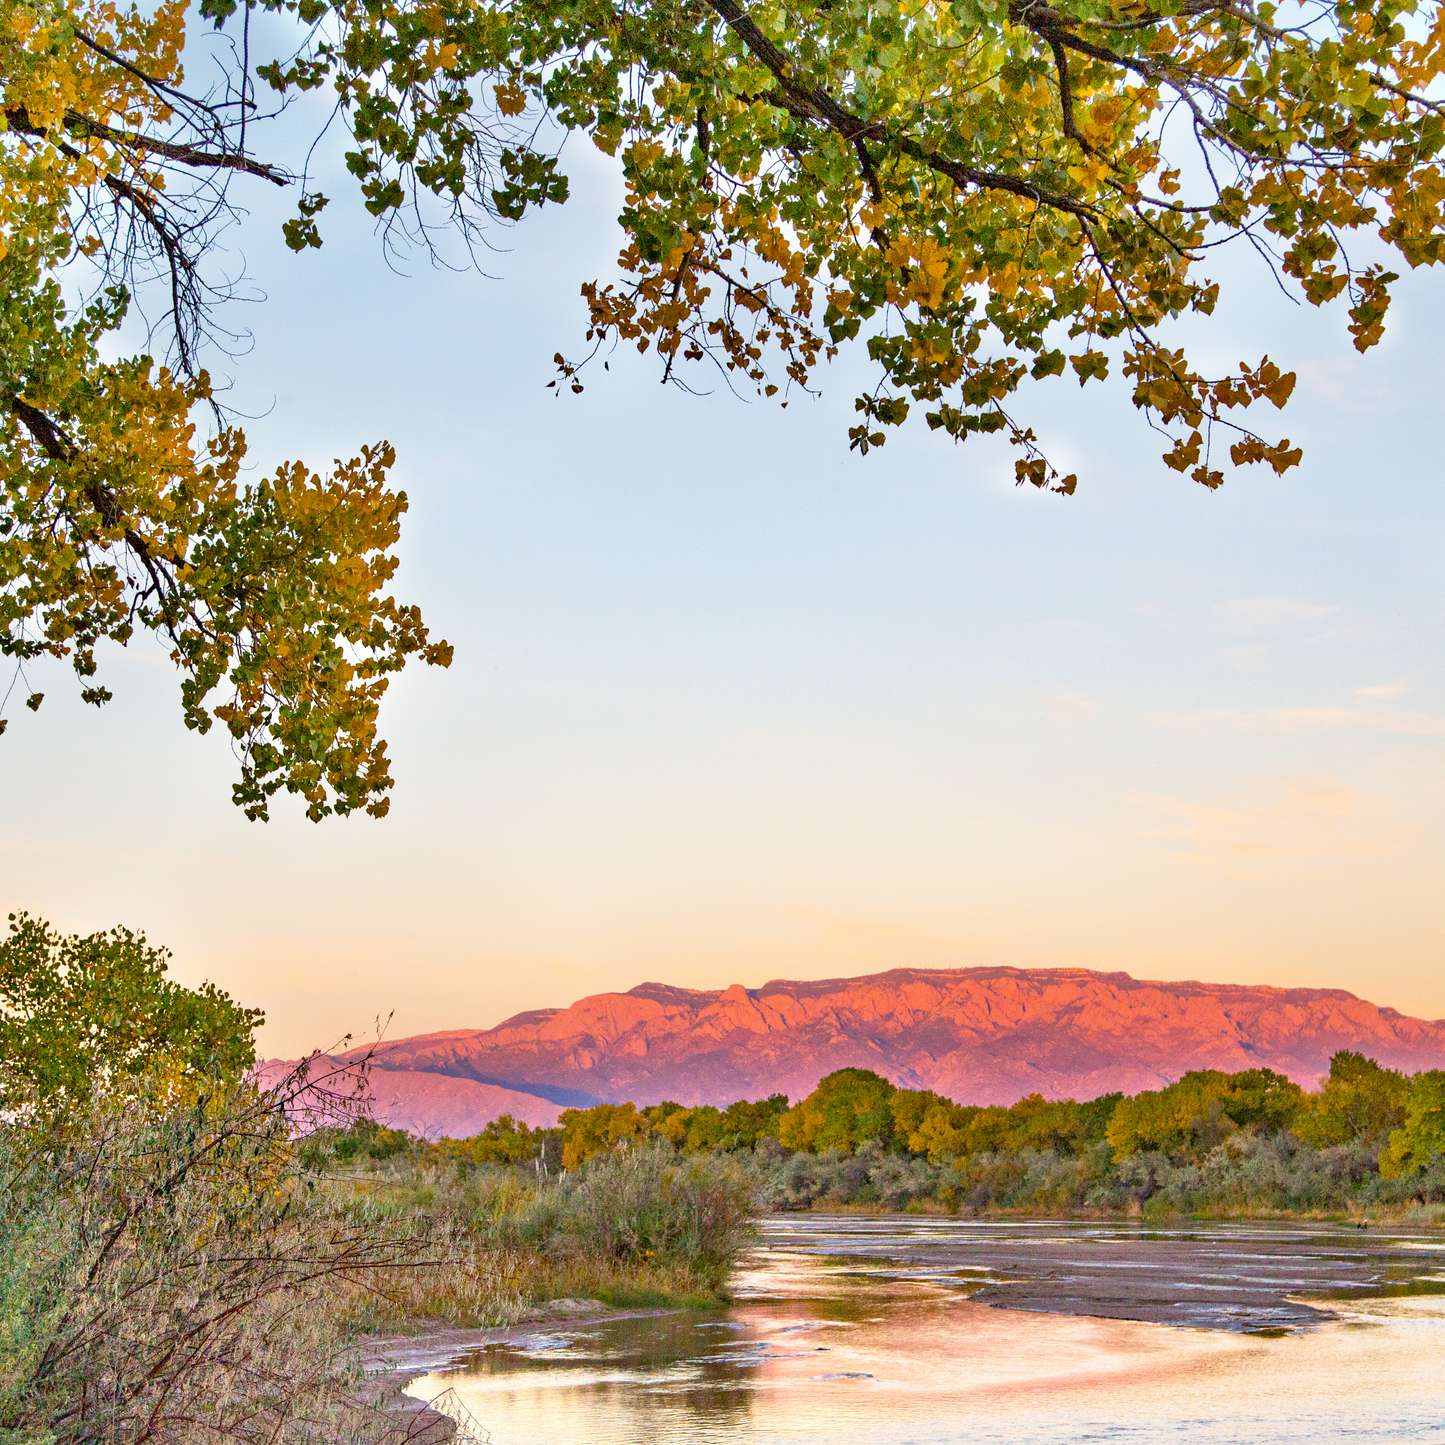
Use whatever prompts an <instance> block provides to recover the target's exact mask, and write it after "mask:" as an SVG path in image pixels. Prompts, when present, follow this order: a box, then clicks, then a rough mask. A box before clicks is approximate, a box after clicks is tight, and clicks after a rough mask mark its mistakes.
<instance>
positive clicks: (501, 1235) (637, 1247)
mask: <svg viewBox="0 0 1445 1445" xmlns="http://www.w3.org/2000/svg"><path fill="white" fill-rule="evenodd" d="M757 1182H758V1181H757V1179H756V1177H755V1176H754V1175H753V1174H752V1173H751V1172H750V1171H749V1170H748V1169H747V1168H746V1167H744V1166H743V1165H742V1164H740V1163H738V1162H736V1161H732V1160H729V1159H725V1158H712V1157H707V1158H693V1159H679V1158H678V1157H676V1156H675V1155H674V1153H673V1151H672V1150H671V1149H670V1148H669V1147H668V1146H666V1145H663V1144H656V1143H654V1144H640V1145H638V1146H636V1147H634V1148H631V1149H627V1150H619V1151H617V1152H614V1153H612V1154H609V1155H607V1156H605V1157H603V1158H599V1159H596V1160H594V1161H592V1162H591V1163H589V1164H588V1165H587V1166H585V1167H584V1168H583V1169H582V1170H580V1171H574V1172H573V1173H570V1174H567V1175H565V1176H563V1177H561V1178H551V1179H538V1178H537V1177H535V1175H531V1174H530V1173H529V1171H528V1170H526V1169H525V1168H524V1167H516V1166H505V1165H500V1166H487V1165H482V1166H472V1167H467V1166H465V1165H454V1166H452V1167H449V1168H436V1167H419V1166H417V1165H416V1164H414V1163H412V1162H411V1161H408V1160H404V1159H402V1160H397V1159H392V1160H386V1161H381V1162H378V1163H370V1164H363V1165H360V1166H358V1165H356V1164H354V1163H353V1164H351V1165H349V1166H347V1167H345V1168H328V1167H326V1166H325V1163H324V1161H323V1163H322V1167H321V1170H320V1176H319V1181H318V1186H317V1198H318V1204H319V1206H320V1207H322V1208H324V1209H326V1210H329V1211H330V1212H331V1213H332V1214H333V1215H335V1216H336V1217H337V1218H338V1219H341V1220H344V1221H346V1222H347V1223H348V1224H349V1225H353V1226H356V1227H359V1228H361V1229H363V1230H366V1229H372V1228H378V1227H383V1226H384V1227H386V1228H388V1229H392V1230H400V1231H401V1232H402V1233H404V1234H407V1235H408V1236H418V1237H424V1238H425V1239H426V1240H427V1241H428V1249H427V1255H428V1260H427V1262H426V1263H425V1264H424V1265H423V1266H421V1267H415V1266H413V1265H412V1264H410V1263H408V1264H406V1265H404V1266H402V1267H399V1268H395V1269H387V1268H382V1269H378V1270H376V1271H374V1272H373V1273H372V1274H371V1275H370V1276H369V1278H368V1281H367V1285H368V1288H367V1290H366V1293H365V1294H364V1295H362V1296H357V1297H356V1298H353V1299H351V1300H350V1301H348V1302H347V1303H346V1304H345V1306H344V1308H345V1311H346V1320H347V1324H348V1326H349V1327H350V1328H351V1329H353V1330H357V1331H362V1332H366V1333H404V1332H407V1331H420V1330H425V1329H428V1328H432V1327H435V1326H438V1325H444V1326H446V1327H450V1328H456V1327H471V1326H478V1327H480V1326H488V1325H510V1324H516V1323H518V1322H521V1321H524V1320H526V1319H529V1318H535V1317H536V1316H537V1314H538V1313H539V1312H543V1311H545V1307H546V1305H547V1303H548V1302H549V1301H554V1300H576V1299H584V1300H596V1301H599V1302H600V1303H601V1304H604V1305H607V1306H609V1307H612V1308H617V1309H642V1308H699V1307H705V1306H708V1305H714V1304H717V1303H718V1302H719V1301H720V1300H721V1299H723V1298H724V1292H725V1287H726V1281H727V1274H728V1270H729V1268H730V1266H731V1264H732V1262H733V1260H734V1259H735V1257H736V1255H737V1253H738V1251H739V1249H741V1248H742V1246H743V1245H744V1244H745V1243H746V1242H747V1240H748V1238H749V1237H750V1234H751V1222H750V1221H751V1218H752V1215H753V1213H754V1209H755V1194H756V1188H757Z"/></svg>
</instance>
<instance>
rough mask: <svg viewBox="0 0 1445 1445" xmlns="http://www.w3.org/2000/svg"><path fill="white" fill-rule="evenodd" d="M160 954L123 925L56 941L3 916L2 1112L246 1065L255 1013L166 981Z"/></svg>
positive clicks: (216, 1075)
mask: <svg viewBox="0 0 1445 1445" xmlns="http://www.w3.org/2000/svg"><path fill="white" fill-rule="evenodd" d="M169 958H170V954H169V953H168V952H167V951H166V950H165V949H164V948H158V947H156V946H155V945H153V944H149V943H147V942H146V940H145V936H144V934H139V933H132V932H131V931H130V930H129V929H126V928H113V929H111V930H110V931H109V932H105V933H92V934H88V935H85V936H83V937H82V936H81V935H78V934H62V933H59V932H58V931H57V930H56V929H54V928H53V927H52V926H51V925H50V924H48V923H47V922H45V920H44V919H41V918H33V917H31V916H29V915H28V914H24V913H21V914H18V915H17V914H11V916H10V932H9V937H8V938H6V939H5V941H4V942H3V943H0V1109H5V1110H11V1111H14V1110H21V1111H24V1110H27V1109H30V1108H33V1107H36V1106H38V1107H40V1108H41V1109H42V1110H43V1111H45V1112H47V1113H53V1112H55V1111H57V1110H58V1111H60V1112H62V1113H63V1112H66V1111H73V1110H75V1109H76V1108H81V1109H83V1108H85V1107H86V1106H88V1105H89V1103H90V1101H91V1098H92V1096H93V1095H94V1094H95V1093H96V1092H97V1091H98V1090H99V1091H103V1092H107V1093H112V1094H114V1093H117V1092H120V1093H122V1094H123V1093H124V1092H125V1091H126V1090H127V1089H128V1088H131V1087H132V1086H133V1085H134V1084H135V1083H136V1081H138V1080H141V1079H144V1078H147V1077H150V1076H152V1075H155V1074H157V1073H160V1074H162V1075H169V1076H173V1077H179V1076H190V1077H194V1078H199V1077H206V1078H210V1079H213V1080H214V1079H222V1080H230V1081H233V1082H234V1081H236V1080H239V1079H240V1078H241V1077H242V1075H243V1074H244V1073H245V1072H246V1070H248V1069H249V1068H250V1067H251V1065H252V1064H253V1063H254V1062H255V1057H256V1051H255V1045H254V1043H253V1041H252V1036H253V1034H254V1032H255V1030H256V1029H257V1028H259V1027H260V1025H261V1023H262V1022H263V1016H262V1013H261V1011H260V1010H259V1009H249V1008H243V1007H242V1006H241V1005H239V1004H237V1003H235V1002H234V1001H233V1000H232V999H231V998H230V996H229V995H228V994H226V993H224V992H222V990H220V989H218V988H216V987H215V986H214V985H213V984H209V983H205V984H202V985H201V987H200V988H198V989H188V988H184V987H183V986H182V985H180V984H178V983H174V982H172V981H171V980H170V979H168V978H166V977H165V973H166V968H167V961H168V959H169Z"/></svg>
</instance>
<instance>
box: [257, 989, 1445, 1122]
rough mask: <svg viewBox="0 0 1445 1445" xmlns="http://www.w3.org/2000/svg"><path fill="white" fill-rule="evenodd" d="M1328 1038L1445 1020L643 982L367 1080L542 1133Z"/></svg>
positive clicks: (1232, 1055)
mask: <svg viewBox="0 0 1445 1445" xmlns="http://www.w3.org/2000/svg"><path fill="white" fill-rule="evenodd" d="M1338 1049H1355V1050H1358V1051H1359V1052H1361V1053H1364V1054H1368V1055H1369V1056H1370V1057H1372V1058H1374V1059H1377V1060H1379V1062H1380V1063H1382V1064H1385V1065H1387V1066H1389V1067H1391V1068H1399V1069H1404V1070H1406V1071H1409V1072H1413V1071H1415V1070H1418V1069H1425V1068H1440V1067H1445V1019H1435V1020H1426V1019H1416V1018H1410V1017H1407V1016H1406V1015H1404V1014H1401V1013H1398V1012H1397V1011H1396V1010H1394V1009H1391V1008H1382V1007H1378V1006H1377V1005H1375V1004H1372V1003H1367V1002H1366V1001H1365V1000H1363V999H1360V998H1356V997H1355V995H1354V994H1351V993H1346V992H1345V991H1344V990H1343V989H1308V988H1295V989H1284V988H1271V987H1267V986H1261V985H1246V984H1216V983H1194V982H1184V983H1157V982H1153V981H1147V980H1140V979H1135V978H1131V977H1130V976H1129V975H1128V974H1127V973H1096V972H1093V971H1091V970H1088V969H1076V968H1056V969H1020V968H959V969H923V968H899V969H893V970H890V971H889V972H887V973H879V974H872V975H868V976H866V977H862V978H841V979H821V980H815V981H809V982H794V981H789V980H774V981H773V982H771V983H765V984H763V986H762V987H761V988H755V989H748V988H744V987H743V986H742V985H741V984H734V985H733V986H732V987H731V988H727V989H723V990H721V991H718V992H711V991H706V990H698V989H686V988H677V987H674V986H671V985H668V984H661V983H644V984H639V985H638V986H637V987H636V988H633V989H629V990H628V991H627V992H626V993H603V994H594V995H591V996H590V997H588V998H584V999H580V1000H579V1001H578V1002H576V1003H574V1004H572V1005H571V1006H570V1007H569V1008H564V1009H537V1010H533V1011H531V1012H528V1013H521V1014H517V1015H516V1016H515V1017H513V1018H510V1019H507V1020H506V1021H505V1022H504V1023H501V1024H498V1025H497V1026H496V1027H495V1028H491V1029H457V1030H450V1031H448V1032H445V1033H434V1034H420V1035H417V1036H416V1037H413V1038H406V1039H397V1040H393V1041H388V1042H384V1043H382V1044H381V1045H379V1046H378V1047H377V1048H376V1049H375V1050H374V1053H373V1057H372V1068H371V1077H372V1091H373V1098H374V1108H375V1114H376V1117H377V1118H378V1120H379V1121H381V1122H383V1123H387V1124H390V1125H391V1126H392V1127H400V1128H407V1129H410V1130H412V1131H413V1132H419V1133H425V1134H428V1135H431V1136H437V1135H449V1136H451V1137H465V1136H466V1135H467V1134H472V1133H476V1132H477V1131H478V1130H479V1129H480V1128H481V1127H482V1125H483V1124H484V1123H485V1122H487V1121H488V1120H489V1119H492V1118H495V1117H496V1116H497V1115H498V1114H503V1113H510V1114H512V1115H513V1116H514V1117H516V1118H518V1119H519V1120H523V1121H525V1122H527V1123H529V1124H532V1125H534V1126H536V1125H543V1124H551V1123H553V1122H555V1120H556V1117H557V1114H558V1113H559V1112H560V1110H561V1109H563V1108H565V1107H569V1106H586V1105H589V1104H594V1103H603V1102H609V1103H620V1102H623V1101H626V1100H632V1101H633V1102H635V1103H637V1104H653V1103H658V1102H660V1101H661V1100H663V1099H675V1100H677V1101H678V1102H679V1103H682V1104H719V1105H721V1104H727V1103H730V1102H731V1101H732V1100H734V1099H740V1098H749V1099H754V1098H761V1097H764V1096H766V1095H768V1094H774V1093H784V1094H787V1095H788V1096H789V1097H790V1098H792V1099H794V1100H796V1099H799V1098H801V1097H803V1096H804V1095H805V1094H807V1093H808V1092H809V1091H810V1090H811V1089H812V1088H813V1086H814V1085H815V1084H816V1083H817V1082H818V1080H819V1079H820V1078H821V1077H822V1076H823V1075H824V1074H828V1073H831V1072H832V1071H833V1070H834V1069H840V1068H846V1067H859V1068H867V1069H872V1070H874V1071H875V1072H877V1073H879V1074H882V1075H884V1076H885V1077H887V1078H889V1079H891V1080H892V1081H893V1082H894V1083H895V1084H899V1085H902V1086H904V1087H906V1088H912V1089H933V1090H936V1091H937V1092H938V1093H940V1094H944V1095H947V1096H948V1097H949V1098H952V1099H956V1100H958V1101H959V1102H960V1103H972V1104H1007V1103H1012V1102H1013V1101H1014V1100H1016V1099H1018V1098H1021V1097H1022V1096H1023V1095H1025V1094H1032V1093H1039V1094H1043V1095H1044V1096H1045V1097H1046V1098H1055V1099H1062V1098H1076V1099H1090V1098H1094V1097H1097V1096H1098V1095H1100V1094H1105V1093H1109V1092H1111V1091H1113V1090H1123V1091H1125V1092H1126V1093H1137V1092H1138V1091H1139V1090H1141V1089H1157V1088H1161V1087H1163V1086H1164V1085H1165V1084H1167V1083H1170V1082H1172V1081H1173V1080H1174V1079H1177V1078H1178V1077H1179V1076H1180V1075H1181V1074H1183V1073H1185V1072H1186V1071H1187V1070H1189V1069H1200V1068H1211V1069H1223V1070H1226V1071H1231V1072H1232V1071H1234V1070H1238V1069H1248V1068H1256V1067H1260V1066H1264V1067H1267V1068H1271V1069H1274V1070H1276V1071H1278V1072H1279V1073H1282V1074H1287V1075H1289V1076H1290V1077H1291V1078H1293V1079H1295V1080H1296V1081H1297V1082H1298V1083H1301V1084H1304V1085H1306V1086H1307V1087H1313V1086H1314V1084H1315V1083H1316V1081H1317V1080H1318V1078H1319V1076H1320V1075H1321V1074H1323V1073H1325V1072H1326V1071H1327V1069H1328V1067H1329V1060H1330V1056H1331V1055H1332V1054H1333V1053H1335V1052H1336V1050H1338ZM279 1067H280V1062H279V1061H271V1062H270V1063H269V1064H268V1065H267V1066H266V1068H267V1071H268V1072H269V1071H270V1070H272V1069H274V1068H279Z"/></svg>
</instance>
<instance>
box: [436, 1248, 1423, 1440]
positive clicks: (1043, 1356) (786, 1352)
mask: <svg viewBox="0 0 1445 1445" xmlns="http://www.w3.org/2000/svg"><path fill="white" fill-rule="evenodd" d="M736 1288H737V1292H738V1299H737V1302H736V1303H735V1305H734V1306H733V1307H732V1308H730V1309H729V1310H727V1311H726V1312H718V1313H712V1314H682V1315H666V1316H661V1317H656V1316H654V1317H650V1318H632V1319H619V1320H612V1321H606V1322H603V1323H595V1324H586V1325H578V1326H573V1327H566V1328H558V1329H555V1330H552V1331H551V1332H549V1333H547V1334H545V1335H541V1336H537V1337H535V1338H533V1339H531V1340H529V1341H526V1342H525V1343H522V1342H514V1343H512V1344H509V1345H506V1346H501V1347H493V1348H490V1349H487V1350H484V1351H481V1352H480V1353H478V1354H477V1355H476V1356H474V1357H472V1358H471V1359H470V1360H469V1361H467V1362H466V1363H465V1364H464V1365H462V1366H461V1367H460V1368H456V1369H448V1370H445V1371H438V1372H436V1373H434V1374H431V1375H429V1376H426V1377H424V1378H423V1379H421V1380H419V1381H417V1382H416V1384H415V1385H414V1386H413V1387H412V1393H413V1394H415V1395H417V1396H419V1397H422V1398H427V1399H430V1398H433V1397H435V1396H436V1395H438V1394H440V1393H441V1392H442V1391H443V1390H447V1389H451V1390H453V1391H455V1396H456V1398H457V1399H458V1400H459V1401H460V1402H461V1403H462V1404H463V1405H464V1406H465V1407H466V1409H467V1410H468V1411H470V1413H471V1415H472V1416H473V1417H474V1418H475V1420H476V1422H477V1423H478V1424H479V1425H480V1426H482V1427H483V1428H484V1429H485V1430H486V1431H487V1433H488V1434H489V1435H490V1439H491V1442H492V1445H544V1442H545V1445H644V1442H646V1445H652V1442H658V1445H711V1442H729V1445H773V1442H778V1445H782V1442H787V1445H795V1442H796V1445H805V1442H819V1445H821V1442H843V1445H848V1442H855V1441H856V1442H860V1445H861V1442H869V1445H874V1442H883V1445H955V1442H957V1445H963V1442H970V1445H972V1442H980V1445H982V1442H1002V1441H1029V1442H1038V1445H1055V1442H1058V1445H1063V1442H1076V1441H1077V1442H1083V1441H1094V1440H1111V1441H1114V1440H1126V1441H1146V1440H1169V1441H1180V1442H1189V1445H1195V1442H1198V1445H1205V1442H1208V1445H1215V1442H1220V1445H1222V1442H1226V1441H1227V1442H1246V1441H1247V1442H1250V1445H1276V1442H1278V1445H1285V1442H1304V1441H1311V1442H1315V1441H1335V1440H1338V1441H1347V1440H1348V1441H1352V1442H1354V1441H1387V1440H1388V1441H1425V1440H1431V1441H1445V1298H1441V1297H1439V1296H1425V1297H1418V1298H1392V1299H1379V1300H1367V1301H1361V1300H1353V1301H1351V1302H1350V1303H1349V1304H1348V1305H1345V1306H1342V1307H1337V1308H1339V1309H1340V1311H1341V1313H1340V1318H1338V1319H1336V1320H1334V1321H1330V1322H1327V1323H1324V1324H1322V1325H1320V1326H1318V1327H1316V1328H1314V1329H1309V1330H1304V1331H1301V1332H1297V1333H1294V1334H1288V1335H1283V1336H1279V1337H1274V1338H1267V1337H1261V1336H1259V1335H1250V1334H1242V1333H1227V1332H1224V1331H1220V1330H1205V1329H1180V1328H1176V1327H1173V1326H1169V1325H1160V1324H1151V1323H1141V1322H1138V1321H1133V1320H1118V1319H1099V1318H1092V1317H1089V1316H1085V1315H1060V1314H1052V1313H1039V1312H1032V1311H1027V1310H1016V1309H1000V1308H995V1307H992V1306H990V1305H987V1304H983V1303H979V1302H976V1301H973V1300H970V1299H969V1298H967V1297H966V1295H963V1294H961V1293H960V1292H958V1291H957V1290H955V1289H951V1288H949V1287H947V1286H945V1285H942V1284H939V1283H937V1282H934V1281H929V1280H917V1279H898V1278H889V1277H888V1276H887V1275H886V1274H879V1273H870V1272H868V1271H866V1270H864V1271H860V1270H857V1269H854V1268H851V1267H849V1265H848V1263H847V1262H845V1261H838V1260H828V1259H824V1258H819V1257H817V1256H815V1255H805V1254H800V1253H794V1252H789V1251H777V1250H773V1251H768V1252H765V1253H764V1254H762V1255H761V1256H760V1258H759V1259H758V1260H757V1261H756V1262H755V1263H754V1264H753V1265H752V1266H750V1267H749V1268H748V1269H746V1270H744V1271H742V1272H741V1273H740V1275H739V1277H738V1279H737V1283H736Z"/></svg>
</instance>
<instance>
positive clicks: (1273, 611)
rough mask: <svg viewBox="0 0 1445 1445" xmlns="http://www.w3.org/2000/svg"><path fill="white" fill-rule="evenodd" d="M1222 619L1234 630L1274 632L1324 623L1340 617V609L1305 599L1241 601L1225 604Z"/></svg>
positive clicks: (1240, 599)
mask: <svg viewBox="0 0 1445 1445" xmlns="http://www.w3.org/2000/svg"><path fill="white" fill-rule="evenodd" d="M1219 612H1220V616H1221V617H1222V618H1223V619H1224V621H1225V622H1226V623H1228V624H1229V625H1230V626H1232V627H1235V628H1238V629H1239V630H1241V631H1245V632H1274V631H1277V630H1278V629H1279V628H1281V627H1288V626H1293V625H1296V624H1298V623H1301V622H1323V621H1324V620H1325V619H1326V618H1327V617H1337V616H1339V612H1340V609H1339V608H1338V607H1334V606H1331V605H1329V604H1327V603H1321V602H1307V601H1306V600H1305V599H1304V598H1303V597H1240V598H1236V599H1235V600H1234V601H1232V602H1223V603H1221V604H1220V607H1219Z"/></svg>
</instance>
